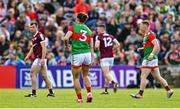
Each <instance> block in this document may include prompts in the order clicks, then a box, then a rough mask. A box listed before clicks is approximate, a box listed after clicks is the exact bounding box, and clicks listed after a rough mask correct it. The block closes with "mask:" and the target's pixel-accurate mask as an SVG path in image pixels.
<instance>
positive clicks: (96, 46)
mask: <svg viewBox="0 0 180 109" xmlns="http://www.w3.org/2000/svg"><path fill="white" fill-rule="evenodd" d="M99 46H100V41H99V40H96V42H95V50H99Z"/></svg>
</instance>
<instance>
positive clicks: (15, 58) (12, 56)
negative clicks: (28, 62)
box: [4, 52, 25, 66]
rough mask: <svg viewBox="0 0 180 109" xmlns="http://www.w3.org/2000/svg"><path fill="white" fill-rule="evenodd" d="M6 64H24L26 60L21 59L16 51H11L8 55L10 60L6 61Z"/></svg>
mask: <svg viewBox="0 0 180 109" xmlns="http://www.w3.org/2000/svg"><path fill="white" fill-rule="evenodd" d="M4 65H14V66H23V65H25V62H24V61H23V60H20V59H19V58H18V56H16V54H15V53H13V52H10V53H9V55H8V60H6V61H5V63H4Z"/></svg>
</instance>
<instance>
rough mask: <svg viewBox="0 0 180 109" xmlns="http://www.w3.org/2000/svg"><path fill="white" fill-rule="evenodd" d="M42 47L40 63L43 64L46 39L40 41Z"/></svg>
mask: <svg viewBox="0 0 180 109" xmlns="http://www.w3.org/2000/svg"><path fill="white" fill-rule="evenodd" d="M41 47H42V57H41V65H44V64H45V57H46V41H45V40H44V41H42V42H41Z"/></svg>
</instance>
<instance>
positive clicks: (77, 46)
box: [68, 23, 93, 54]
mask: <svg viewBox="0 0 180 109" xmlns="http://www.w3.org/2000/svg"><path fill="white" fill-rule="evenodd" d="M68 31H71V32H73V34H72V36H71V39H72V54H81V53H87V52H90V41H91V38H92V37H93V34H92V31H91V30H90V29H89V28H88V27H87V26H86V25H84V24H78V23H75V24H74V25H73V26H70V27H69V29H68Z"/></svg>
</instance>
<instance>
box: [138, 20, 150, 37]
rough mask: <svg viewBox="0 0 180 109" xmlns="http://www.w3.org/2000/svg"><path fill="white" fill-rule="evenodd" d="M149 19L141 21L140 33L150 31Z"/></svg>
mask: <svg viewBox="0 0 180 109" xmlns="http://www.w3.org/2000/svg"><path fill="white" fill-rule="evenodd" d="M149 25H150V24H149V21H148V20H144V21H142V22H141V23H140V25H139V33H140V34H142V35H143V34H145V33H146V32H147V31H149Z"/></svg>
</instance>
